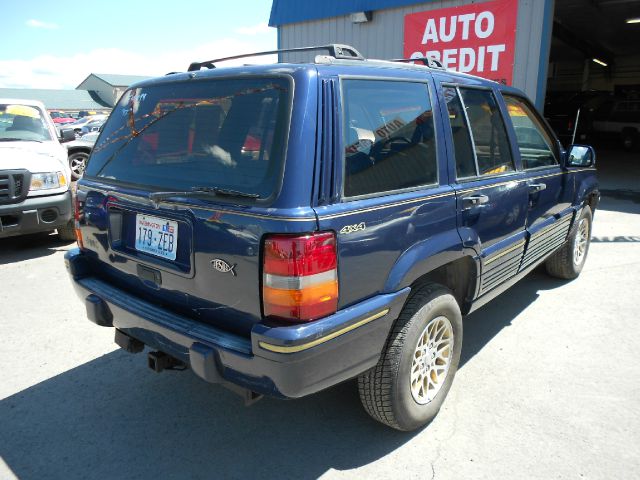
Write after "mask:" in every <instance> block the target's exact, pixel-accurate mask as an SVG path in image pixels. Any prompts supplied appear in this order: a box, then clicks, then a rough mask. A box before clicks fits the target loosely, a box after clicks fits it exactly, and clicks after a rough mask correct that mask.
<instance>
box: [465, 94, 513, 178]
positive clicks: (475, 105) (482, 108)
mask: <svg viewBox="0 0 640 480" xmlns="http://www.w3.org/2000/svg"><path fill="white" fill-rule="evenodd" d="M460 92H461V95H462V102H463V104H464V108H465V112H466V117H467V119H468V121H469V124H470V125H471V133H472V137H473V143H474V147H475V153H476V162H477V166H478V173H479V174H480V175H494V174H498V173H504V172H510V171H513V170H515V167H514V164H513V157H512V155H511V148H510V147H509V137H508V136H507V131H506V128H505V125H504V121H503V119H502V116H501V115H500V110H499V108H498V104H497V102H496V99H495V97H494V95H493V93H492V92H491V91H488V90H478V89H472V88H460Z"/></svg>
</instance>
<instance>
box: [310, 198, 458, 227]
mask: <svg viewBox="0 0 640 480" xmlns="http://www.w3.org/2000/svg"><path fill="white" fill-rule="evenodd" d="M451 195H455V192H454V191H451V192H447V193H438V194H435V195H429V196H427V197H420V198H410V199H407V200H401V201H398V202H393V203H385V204H383V205H378V206H375V207H369V208H360V209H357V210H352V211H350V212H340V213H332V214H328V215H320V216H318V219H319V220H330V219H332V218H339V217H346V216H347V215H353V214H356V213H367V212H374V211H376V210H382V209H384V208H391V207H399V206H402V205H408V204H411V203H418V202H424V201H427V200H432V199H434V198H442V197H450V196H451Z"/></svg>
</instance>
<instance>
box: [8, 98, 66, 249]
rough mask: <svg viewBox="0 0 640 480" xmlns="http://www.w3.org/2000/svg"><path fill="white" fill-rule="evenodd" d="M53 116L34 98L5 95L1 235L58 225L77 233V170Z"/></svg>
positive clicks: (61, 231)
mask: <svg viewBox="0 0 640 480" xmlns="http://www.w3.org/2000/svg"><path fill="white" fill-rule="evenodd" d="M74 138H75V136H74V134H73V131H72V130H69V131H63V133H62V138H60V139H59V138H58V134H57V131H56V128H55V126H54V123H53V121H52V120H51V117H50V116H49V114H48V113H47V111H46V110H45V107H44V105H43V104H42V103H40V102H37V101H34V100H15V99H2V98H0V238H4V237H11V236H15V235H23V234H28V233H37V232H47V231H53V230H57V231H58V235H59V237H60V238H61V239H62V240H73V239H74V238H75V232H74V223H73V222H74V219H73V208H72V191H71V171H70V169H69V163H68V160H67V149H66V148H65V147H64V146H63V145H61V142H63V141H69V140H73V139H74Z"/></svg>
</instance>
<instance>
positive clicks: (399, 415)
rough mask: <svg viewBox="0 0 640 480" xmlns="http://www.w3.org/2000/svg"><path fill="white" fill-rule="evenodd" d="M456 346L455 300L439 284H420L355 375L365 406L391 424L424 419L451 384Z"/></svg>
mask: <svg viewBox="0 0 640 480" xmlns="http://www.w3.org/2000/svg"><path fill="white" fill-rule="evenodd" d="M461 349H462V315H461V313H460V307H459V306H458V302H456V300H455V298H454V297H453V295H452V294H451V292H450V291H449V290H448V289H447V288H445V287H443V286H441V285H438V284H429V285H426V286H424V287H422V288H421V289H420V290H418V291H417V292H416V293H415V294H414V295H413V296H412V297H411V298H410V300H409V301H408V302H407V304H406V305H405V307H404V309H403V310H402V313H401V314H400V317H399V318H398V320H396V323H395V325H394V327H393V329H392V331H391V333H390V335H389V339H388V340H387V344H386V346H385V349H384V351H383V352H382V355H381V357H380V360H379V361H378V364H377V365H376V366H375V367H373V368H372V369H371V370H368V371H367V372H365V373H363V374H362V375H360V376H359V377H358V390H359V392H360V400H361V401H362V404H363V406H364V408H365V410H366V411H367V413H368V414H369V415H371V416H372V417H373V418H374V419H375V420H377V421H379V422H381V423H384V424H385V425H388V426H390V427H392V428H395V429H397V430H403V431H409V430H414V429H416V428H419V427H421V426H423V425H425V424H427V423H428V422H430V421H431V420H432V419H433V418H434V417H435V416H436V414H437V413H438V411H439V410H440V407H441V406H442V403H443V402H444V399H445V397H446V396H447V393H448V392H449V388H451V383H452V382H453V377H454V376H455V373H456V370H457V369H458V363H459V361H460V352H461Z"/></svg>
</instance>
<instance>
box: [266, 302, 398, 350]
mask: <svg viewBox="0 0 640 480" xmlns="http://www.w3.org/2000/svg"><path fill="white" fill-rule="evenodd" d="M387 313H389V309H388V308H386V309H384V310H382V311H381V312H378V313H376V314H374V315H371V316H370V317H367V318H364V319H362V320H360V321H358V322H356V323H354V324H351V325H349V326H348V327H345V328H342V329H340V330H336V331H335V332H333V333H330V334H329V335H325V336H324V337H320V338H317V339H315V340H313V341H311V342H307V343H303V344H301V345H273V344H271V343H267V342H262V341H260V342H258V345H260V347H261V348H264V349H265V350H269V351H270V352H276V353H296V352H301V351H303V350H308V349H310V348H312V347H315V346H316V345H320V344H321V343H325V342H328V341H329V340H333V339H334V338H336V337H339V336H340V335H344V334H345V333H348V332H350V331H351V330H355V329H356V328H358V327H361V326H363V325H366V324H367V323H369V322H373V321H374V320H377V319H378V318H382V317H384V316H385V315H386V314H387Z"/></svg>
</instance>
